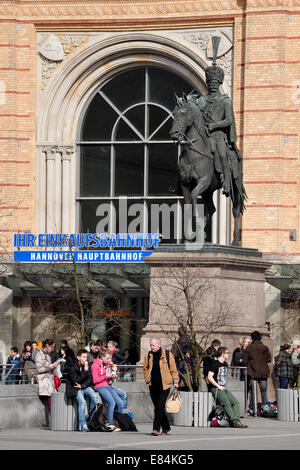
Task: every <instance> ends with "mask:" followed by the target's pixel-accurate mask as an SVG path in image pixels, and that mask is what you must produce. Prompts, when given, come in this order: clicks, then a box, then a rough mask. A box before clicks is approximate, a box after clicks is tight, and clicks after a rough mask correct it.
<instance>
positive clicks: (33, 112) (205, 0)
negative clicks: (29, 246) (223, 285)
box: [0, 0, 300, 349]
mask: <svg viewBox="0 0 300 470" xmlns="http://www.w3.org/2000/svg"><path fill="white" fill-rule="evenodd" d="M299 29H300V1H299V0H281V1H280V0H220V1H217V2H213V3H212V2H211V1H209V0H198V1H187V0H169V1H168V0H165V1H156V0H147V1H146V0H145V1H144V0H131V1H126V0H112V1H108V0H105V1H94V0H88V1H81V0H52V1H51V2H50V1H48V0H39V1H37V0H34V1H31V0H2V1H1V4H0V49H1V55H0V72H1V74H0V78H1V82H0V141H1V156H0V164H1V181H0V185H1V202H0V211H1V218H0V235H1V243H2V246H3V250H4V251H5V253H6V254H8V255H9V254H11V253H12V251H13V249H12V246H11V240H12V235H13V233H16V232H17V231H19V232H24V231H30V232H32V233H47V232H51V230H52V231H53V230H57V231H59V232H64V233H68V232H70V233H74V232H75V231H76V228H77V230H78V228H79V225H78V221H77V218H78V212H77V209H76V203H77V202H78V201H76V200H75V199H76V194H77V190H76V186H75V183H74V181H75V180H76V174H77V173H76V172H77V164H78V161H77V160H76V145H77V144H78V138H77V137H76V136H78V126H79V125H80V120H81V119H82V118H81V116H82V113H83V112H84V107H85V106H86V102H87V100H88V99H89V97H90V96H91V93H92V91H93V90H94V89H95V87H96V86H97V85H98V84H100V83H101V81H103V80H105V79H107V77H112V76H113V75H114V74H116V73H118V71H120V70H126V67H127V68H128V67H133V66H136V65H137V64H138V65H143V66H147V65H148V64H149V65H150V66H152V65H153V66H160V67H163V68H166V69H167V70H169V71H173V72H174V71H175V70H176V67H177V66H178V70H179V71H180V74H181V76H185V77H186V78H187V79H188V80H189V81H190V83H191V84H193V85H194V86H195V88H198V89H199V90H200V91H202V92H204V91H205V81H204V69H205V66H206V65H208V64H210V58H209V54H208V51H207V44H208V39H209V37H210V36H211V35H212V34H215V33H216V34H221V35H222V38H223V40H224V41H227V43H228V45H227V49H226V50H225V52H224V51H223V53H222V54H221V55H220V57H219V61H220V62H219V63H220V65H222V66H223V67H224V68H225V72H226V80H225V83H224V86H223V91H224V92H226V93H229V94H230V95H231V96H232V99H233V105H234V110H235V116H236V124H237V134H238V146H239V148H240V150H241V152H242V154H243V168H244V184H245V187H246V191H247V194H248V200H247V210H246V212H245V215H244V216H243V219H242V221H241V222H240V229H241V246H243V247H249V248H257V249H259V250H260V251H261V252H262V253H263V255H264V257H265V258H266V259H267V260H270V261H272V263H273V267H272V269H271V271H270V273H269V274H268V280H269V283H268V284H266V321H267V322H270V323H271V324H274V325H275V324H276V325H277V326H276V327H274V330H273V331H272V336H273V339H274V346H275V349H276V348H278V345H279V343H280V342H281V341H283V340H284V339H285V337H284V336H283V334H282V332H281V329H280V328H279V326H278V325H279V323H281V320H282V312H283V310H284V309H285V308H287V310H290V306H289V303H288V302H289V299H290V292H291V290H290V288H291V287H294V289H292V292H294V293H295V292H297V282H296V281H293V279H292V276H293V272H294V270H295V269H296V267H297V265H298V264H300V263H299V260H300V237H299V234H300V225H299V224H300V221H299V204H300V192H299V181H300V179H299V176H300V173H299V172H300V166H299V150H300V148H299V136H298V133H299V127H300V118H299V103H300V57H299V47H298V46H299V42H300V35H299ZM49 35H52V39H51V40H52V41H57V44H58V49H56V51H55V54H58V52H59V47H61V48H62V49H60V50H62V51H63V56H62V58H59V57H58V55H56V56H55V57H54V59H49V58H47V51H46V54H45V55H43V53H42V52H43V51H42V52H41V50H42V49H41V47H42V45H43V42H44V40H47V38H49ZM53 37H54V38H55V39H53ZM44 53H45V51H44ZM48 57H49V56H48ZM87 72H89V73H87ZM226 207H227V209H226ZM218 212H219V215H218V217H219V218H221V219H219V223H218V224H215V228H213V241H217V242H218V243H223V244H228V243H229V242H230V233H229V232H230V216H229V212H228V203H227V202H226V201H224V200H222V198H221V201H220V202H219V206H218ZM220 213H222V215H220ZM224 213H226V214H227V216H226V217H224ZM224 219H226V220H224ZM51 224H52V226H51ZM217 225H218V227H219V228H218V230H219V232H218V233H217V228H216V226H217ZM293 283H294V284H293ZM283 284H284V286H285V289H283V288H282V286H283ZM292 284H293V286H292ZM5 289H7V286H6V287H5ZM5 295H8V294H7V292H6V294H5ZM20 302H21V301H20ZM24 302H25V300H24ZM283 304H284V306H285V307H284V306H283ZM287 304H288V307H286V305H287ZM13 308H15V306H14V307H13ZM293 308H294V307H293ZM20 309H21V310H19V313H18V315H19V314H20V315H21V316H20V318H21V317H22V316H24V318H25V316H26V315H27V314H26V312H28V306H27V308H25V307H24V308H23V310H22V307H20ZM12 311H13V310H12ZM14 312H15V310H14ZM20 312H21V313H20ZM22 312H23V313H22ZM13 315H16V313H12V317H13ZM18 315H17V316H18ZM20 318H19V317H18V318H17V320H16V322H17V323H19V322H21V319H20ZM297 321H298V320H297ZM297 321H296V320H295V318H294V320H293V321H292V323H291V324H289V325H288V326H287V329H288V334H289V335H290V337H293V338H294V337H295V335H296V334H298V333H299V324H298V323H297ZM29 334H30V335H32V326H30V325H28V327H27V331H26V334H25V333H24V334H21V335H16V334H15V333H12V336H10V337H9V336H7V337H6V339H4V342H5V343H6V344H9V345H11V344H12V342H14V341H17V342H19V344H21V343H22V341H23V340H24V339H27V336H28V335H29ZM14 335H15V336H14Z"/></svg>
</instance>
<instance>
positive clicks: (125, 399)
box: [112, 387, 128, 410]
mask: <svg viewBox="0 0 300 470" xmlns="http://www.w3.org/2000/svg"><path fill="white" fill-rule="evenodd" d="M112 388H113V389H114V391H115V392H116V393H117V395H118V396H119V397H120V398H121V400H122V403H123V410H125V409H126V408H127V406H128V395H127V393H126V392H125V391H124V390H121V388H117V387H112Z"/></svg>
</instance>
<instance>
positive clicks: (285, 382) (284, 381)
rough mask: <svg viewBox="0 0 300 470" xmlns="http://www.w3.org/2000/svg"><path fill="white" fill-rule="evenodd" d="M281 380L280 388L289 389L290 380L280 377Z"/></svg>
mask: <svg viewBox="0 0 300 470" xmlns="http://www.w3.org/2000/svg"><path fill="white" fill-rule="evenodd" d="M278 379H279V388H288V386H289V379H288V378H287V377H278Z"/></svg>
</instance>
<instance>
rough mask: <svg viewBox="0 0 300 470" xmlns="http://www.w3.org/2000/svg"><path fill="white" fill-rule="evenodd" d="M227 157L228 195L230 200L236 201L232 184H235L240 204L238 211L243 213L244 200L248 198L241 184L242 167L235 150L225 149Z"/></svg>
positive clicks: (244, 207) (244, 208)
mask: <svg viewBox="0 0 300 470" xmlns="http://www.w3.org/2000/svg"><path fill="white" fill-rule="evenodd" d="M227 158H228V163H229V167H230V180H231V184H230V186H231V191H230V196H231V200H232V202H236V201H235V200H234V199H235V197H236V196H237V194H236V193H235V191H234V188H233V185H234V184H235V187H236V190H237V193H238V197H239V206H240V213H241V214H244V212H245V210H246V205H245V203H246V201H247V199H248V196H247V193H246V189H245V186H244V184H243V169H242V161H241V158H239V155H237V153H236V151H235V150H228V151H227Z"/></svg>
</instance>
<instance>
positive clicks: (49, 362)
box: [2, 339, 138, 432]
mask: <svg viewBox="0 0 300 470" xmlns="http://www.w3.org/2000/svg"><path fill="white" fill-rule="evenodd" d="M55 346H56V343H55V341H54V340H51V339H47V340H45V341H43V342H42V344H41V345H40V347H38V343H37V342H36V341H25V343H24V349H23V352H22V353H21V355H20V354H19V351H18V348H17V347H12V348H11V354H10V356H9V357H8V359H7V363H6V368H5V370H4V374H5V375H4V377H5V383H6V384H19V383H37V384H38V389H39V397H40V399H41V401H42V403H43V405H44V406H45V411H46V425H49V416H50V413H51V395H52V394H53V393H55V391H57V390H58V388H59V387H60V385H61V383H62V382H64V383H66V394H67V396H68V397H69V398H76V400H77V402H78V418H79V425H80V430H81V431H84V432H88V431H89V428H88V426H87V422H86V416H85V397H86V396H87V397H88V398H89V411H90V410H91V409H92V408H93V407H94V406H95V405H96V404H97V393H98V394H99V395H100V397H101V399H102V400H103V401H104V402H105V403H106V404H107V418H108V423H107V428H110V430H112V431H119V430H120V428H118V427H116V425H115V424H114V412H115V411H117V412H119V413H122V412H123V410H124V409H126V408H127V403H128V396H127V393H126V392H125V391H123V390H121V389H120V388H117V387H115V386H114V385H113V384H114V381H115V380H116V378H117V373H118V372H119V371H118V367H119V366H120V365H122V366H125V365H128V366H132V365H135V364H136V362H137V361H138V356H137V352H136V350H135V348H132V349H130V350H129V349H126V350H125V351H124V353H123V354H121V352H120V351H119V349H118V347H117V346H118V344H117V342H116V341H108V342H107V343H106V342H103V341H101V340H98V341H92V342H90V343H88V344H87V345H86V347H85V349H79V350H78V351H77V352H76V354H75V353H74V351H73V350H72V348H71V347H70V346H69V344H68V341H67V340H62V341H61V343H60V345H59V348H58V350H56V349H55ZM125 369H126V368H125ZM2 372H3V371H2Z"/></svg>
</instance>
